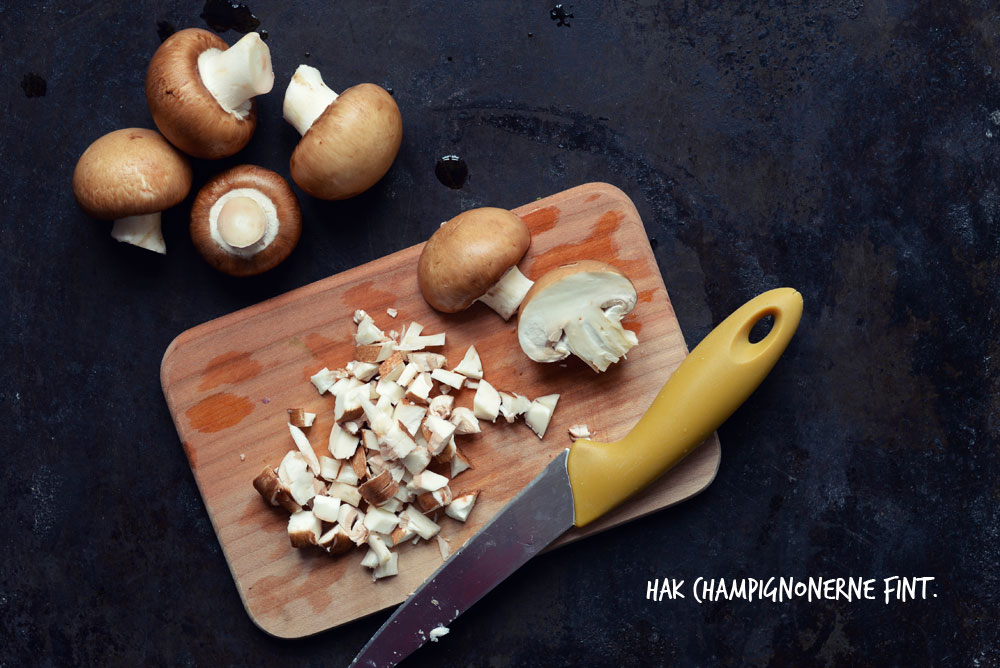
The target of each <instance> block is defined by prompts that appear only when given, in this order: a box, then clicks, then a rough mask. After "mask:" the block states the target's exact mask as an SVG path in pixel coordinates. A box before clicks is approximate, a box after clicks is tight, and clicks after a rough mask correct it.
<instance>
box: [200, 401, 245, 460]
mask: <svg viewBox="0 0 1000 668" xmlns="http://www.w3.org/2000/svg"><path fill="white" fill-rule="evenodd" d="M253 409H254V403H253V401H251V400H250V399H249V397H241V396H239V395H236V394H231V393H229V392H219V393H217V394H212V395H209V396H207V397H205V398H204V399H202V400H201V401H199V402H198V403H196V404H195V405H194V406H192V407H191V408H189V409H187V411H186V412H185V413H184V415H185V416H186V417H187V419H188V422H189V423H190V424H191V428H192V429H194V430H195V431H200V432H202V433H203V434H213V433H215V432H217V431H222V430H223V429H228V428H229V427H234V426H236V425H238V424H239V423H240V422H241V421H242V420H243V418H245V417H247V416H248V415H250V414H251V413H253ZM189 456H190V455H189Z"/></svg>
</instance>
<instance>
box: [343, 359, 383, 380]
mask: <svg viewBox="0 0 1000 668" xmlns="http://www.w3.org/2000/svg"><path fill="white" fill-rule="evenodd" d="M347 372H348V373H349V374H351V375H352V376H354V377H355V378H357V379H358V380H360V381H361V382H362V383H367V382H368V381H369V380H371V379H372V378H374V377H375V374H377V373H378V365H377V364H371V363H369V362H358V361H353V362H349V363H348V364H347Z"/></svg>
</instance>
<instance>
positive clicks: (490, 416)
mask: <svg viewBox="0 0 1000 668" xmlns="http://www.w3.org/2000/svg"><path fill="white" fill-rule="evenodd" d="M472 410H473V412H474V413H475V415H476V417H477V418H479V419H480V420H489V421H490V422H493V421H495V420H496V419H497V415H499V414H500V393H499V392H497V391H496V389H495V388H494V387H493V386H492V385H490V384H489V383H488V382H486V380H485V379H484V380H481V381H479V387H477V388H476V396H475V397H473V399H472Z"/></svg>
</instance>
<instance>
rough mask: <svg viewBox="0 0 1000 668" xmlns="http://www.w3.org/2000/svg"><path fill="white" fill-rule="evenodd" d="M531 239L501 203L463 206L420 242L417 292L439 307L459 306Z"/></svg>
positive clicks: (515, 258) (477, 293)
mask: <svg viewBox="0 0 1000 668" xmlns="http://www.w3.org/2000/svg"><path fill="white" fill-rule="evenodd" d="M530 243H531V233H530V232H529V231H528V226H527V225H525V224H524V221H523V220H521V219H520V218H519V217H517V216H516V215H515V214H513V213H511V212H510V211H508V210H506V209H498V208H495V207H482V208H479V209H469V210H468V211H463V212H462V213H460V214H458V215H457V216H455V217H454V218H452V219H451V220H449V221H448V222H446V223H445V224H444V225H442V226H441V227H439V228H438V229H437V231H436V232H434V234H432V235H431V238H430V239H428V240H427V243H426V244H424V249H423V250H422V251H421V253H420V261H419V262H418V263H417V280H418V282H419V283H420V292H422V293H423V295H424V299H426V300H427V303H428V304H430V305H431V306H433V307H434V308H436V309H437V310H438V311H443V312H445V313H457V312H459V311H462V310H464V309H466V308H468V307H469V306H471V305H472V302H474V301H476V300H477V299H479V298H480V297H482V296H483V295H484V294H486V291H487V290H489V289H490V288H491V287H493V285H494V284H495V283H496V282H497V281H499V280H500V278H501V277H502V276H503V275H504V272H506V271H507V270H508V269H510V268H511V267H513V266H515V265H516V264H517V263H518V261H519V260H520V259H521V258H522V257H524V254H525V252H527V250H528V246H529V244H530Z"/></svg>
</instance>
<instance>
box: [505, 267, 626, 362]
mask: <svg viewBox="0 0 1000 668" xmlns="http://www.w3.org/2000/svg"><path fill="white" fill-rule="evenodd" d="M635 302H636V291H635V287H634V286H633V285H632V283H631V282H630V281H629V280H628V278H626V277H625V275H624V274H622V273H621V272H620V271H618V270H617V269H615V268H614V267H611V266H610V265H606V264H604V263H601V262H596V261H593V260H585V261H581V262H577V263H574V264H572V265H566V266H564V267H559V268H558V269H554V270H552V271H551V272H549V274H547V275H546V276H543V277H542V278H540V279H539V280H538V282H537V283H536V285H535V287H534V288H532V290H531V292H530V293H529V294H528V296H527V298H526V299H525V303H524V304H522V305H521V314H520V317H519V319H518V326H517V338H518V341H519V342H520V344H521V349H522V350H524V352H525V354H526V355H527V356H528V357H530V358H531V359H533V360H534V361H536V362H558V361H560V360H563V359H566V357H568V356H569V355H570V354H573V355H576V356H577V357H579V358H580V359H582V360H583V361H584V362H586V363H587V365H588V366H590V368H592V369H593V370H594V371H598V372H600V371H605V370H606V369H607V368H608V367H609V366H611V365H612V364H614V363H615V362H617V361H618V360H620V359H621V358H623V357H624V356H625V354H626V353H627V352H628V351H629V350H630V349H631V348H632V347H633V346H635V345H636V344H637V343H638V342H639V340H638V338H637V337H636V335H635V332H632V331H630V330H627V329H625V328H624V327H622V325H621V319H622V318H623V317H624V316H625V315H626V314H627V313H629V312H630V311H631V310H632V308H633V307H634V306H635Z"/></svg>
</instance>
